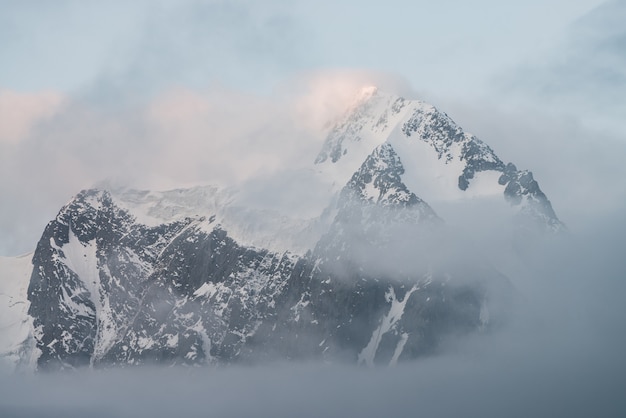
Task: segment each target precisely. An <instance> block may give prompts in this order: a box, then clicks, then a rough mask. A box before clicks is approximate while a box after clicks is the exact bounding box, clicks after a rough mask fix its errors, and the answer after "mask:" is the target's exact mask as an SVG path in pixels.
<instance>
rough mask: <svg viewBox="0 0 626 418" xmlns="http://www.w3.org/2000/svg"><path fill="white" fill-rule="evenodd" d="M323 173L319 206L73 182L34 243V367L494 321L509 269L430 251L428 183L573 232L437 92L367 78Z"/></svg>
mask: <svg viewBox="0 0 626 418" xmlns="http://www.w3.org/2000/svg"><path fill="white" fill-rule="evenodd" d="M355 167H356V168H355ZM307 169H309V168H307ZM313 169H314V171H315V173H317V175H318V179H319V181H322V182H324V181H325V182H328V184H330V185H331V186H330V190H334V192H332V193H330V195H329V196H326V197H325V199H326V205H325V209H324V210H323V211H322V212H321V213H320V214H319V215H318V216H314V217H309V218H302V217H301V218H298V217H296V216H289V215H286V214H284V213H280V211H268V210H260V209H258V208H254V207H243V206H242V205H241V200H240V198H239V196H238V193H239V192H238V191H237V190H233V189H220V188H217V187H215V186H204V187H196V188H192V189H177V190H172V191H167V192H151V191H137V190H117V191H106V190H96V189H91V190H85V191H82V192H80V193H79V194H78V195H77V196H76V197H75V198H74V199H72V200H71V201H70V202H69V203H68V204H67V205H66V206H65V207H64V208H62V209H61V211H60V212H59V214H58V216H57V217H56V218H55V220H53V221H52V222H50V223H49V224H48V226H47V227H46V229H45V231H44V233H43V236H42V238H41V240H40V241H39V244H38V246H37V249H36V251H35V253H34V255H33V266H34V268H33V271H32V276H31V279H30V284H29V287H28V301H29V302H30V307H29V310H28V315H29V316H30V317H31V318H32V319H33V332H32V339H31V340H29V341H30V343H31V344H32V345H36V350H34V349H33V350H31V351H32V352H33V353H35V354H37V355H38V360H37V367H38V369H40V370H57V369H66V368H75V367H85V366H90V367H108V366H123V365H137V364H152V363H159V364H187V365H202V364H215V363H218V364H221V363H232V362H256V361H261V360H263V359H265V360H267V359H273V358H276V359H293V360H300V359H308V360H311V359H318V360H325V361H335V360H348V361H351V362H355V363H362V364H367V365H374V364H396V363H397V362H398V361H402V360H408V359H412V358H415V357H419V356H422V355H429V354H434V353H437V352H438V350H440V347H441V343H442V341H443V340H445V339H446V338H449V337H450V336H453V335H464V334H467V333H470V332H484V331H485V330H486V329H488V328H489V326H491V324H497V323H498V316H499V315H500V312H497V310H496V309H494V305H501V301H497V300H495V299H497V298H496V296H495V295H496V294H498V295H499V296H498V297H504V296H503V294H506V293H510V292H509V291H508V290H507V291H501V290H502V289H508V288H510V283H509V282H508V279H506V277H505V276H503V275H502V274H501V273H499V272H498V271H496V270H495V269H493V268H492V267H489V266H488V265H486V264H485V263H484V262H483V261H481V260H479V259H476V260H470V259H466V260H463V261H462V262H461V261H459V260H454V257H455V254H454V253H451V254H448V255H447V257H448V259H446V260H445V262H439V263H434V262H433V259H434V258H436V257H433V255H434V254H435V253H436V252H442V251H443V250H442V249H443V248H446V242H445V240H444V241H442V242H438V241H439V240H440V237H441V236H442V231H443V230H442V228H444V227H445V219H442V218H441V217H440V216H439V215H438V214H437V213H436V212H435V210H434V209H433V207H432V206H431V205H430V204H429V203H430V199H424V198H423V193H422V192H424V193H425V194H427V195H429V196H430V197H431V198H433V201H435V202H437V201H438V200H449V201H453V202H458V203H459V205H461V206H462V204H463V202H464V200H463V199H466V198H467V197H465V195H464V194H467V193H469V194H470V196H471V198H472V199H474V198H483V197H488V198H492V197H494V196H500V200H501V201H502V202H506V203H507V204H509V205H510V206H511V207H512V211H511V212H510V213H511V221H512V222H516V223H517V224H518V225H520V226H521V227H522V228H528V227H531V228H535V229H538V230H541V231H544V232H558V231H561V230H563V229H564V226H563V225H562V223H561V222H560V221H559V220H558V218H557V217H556V214H555V213H554V210H553V209H552V206H551V204H550V202H549V200H548V199H547V197H546V196H545V194H543V192H542V191H541V189H540V188H539V185H538V183H537V182H536V181H535V180H534V178H533V177H532V173H530V172H528V171H519V170H517V168H516V167H515V165H513V164H512V163H509V164H506V165H505V164H504V163H503V162H502V161H501V160H500V159H499V158H498V157H497V156H496V154H495V153H494V152H493V150H491V148H490V147H489V146H488V145H486V144H485V143H484V142H482V141H480V140H479V139H478V138H476V137H475V136H473V135H470V134H467V133H465V132H464V131H463V130H462V129H461V128H460V127H458V126H457V125H456V124H455V123H454V122H453V121H452V120H451V119H450V118H449V117H448V116H447V115H445V114H444V113H442V112H440V111H438V110H437V109H436V108H434V107H433V106H431V105H428V104H425V103H423V102H419V101H411V100H406V99H404V98H400V97H395V96H387V95H383V94H381V93H380V92H379V91H378V90H376V89H373V88H370V89H366V90H364V92H363V93H362V94H360V96H358V99H357V100H356V101H355V105H354V106H353V108H352V109H351V110H350V111H349V112H348V113H347V114H346V115H345V117H344V118H343V119H342V120H340V121H339V122H338V123H337V124H336V125H335V127H334V128H333V129H331V131H330V132H329V134H328V136H327V138H326V141H325V142H324V145H323V146H322V149H321V151H320V153H319V154H318V156H317V158H315V160H314V164H313ZM429 184H430V186H428V185H429ZM424 185H426V186H427V187H423V186H424ZM459 196H463V197H459ZM322 206H323V205H322ZM529 225H530V226H529ZM443 235H445V234H443ZM435 238H436V239H435ZM294 243H299V245H297V244H294ZM290 248H293V251H290ZM444 253H445V252H444ZM494 289H500V290H497V291H496V290H494Z"/></svg>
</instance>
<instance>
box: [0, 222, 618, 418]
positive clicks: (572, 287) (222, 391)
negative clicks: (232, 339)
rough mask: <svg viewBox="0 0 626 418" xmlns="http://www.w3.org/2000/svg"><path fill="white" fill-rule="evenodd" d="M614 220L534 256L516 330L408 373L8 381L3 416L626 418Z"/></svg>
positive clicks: (211, 371) (95, 375)
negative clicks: (623, 415)
mask: <svg viewBox="0 0 626 418" xmlns="http://www.w3.org/2000/svg"><path fill="white" fill-rule="evenodd" d="M613 221H615V222H612V220H611V219H605V220H599V221H598V222H597V223H595V227H594V228H591V225H590V228H589V229H587V230H585V231H581V232H580V233H578V234H577V235H571V237H570V239H568V240H567V242H563V241H559V242H551V243H544V244H543V245H541V246H538V247H537V248H536V251H532V250H529V251H528V252H527V253H526V260H527V265H528V266H529V267H528V271H530V272H531V274H526V275H525V276H524V277H522V276H521V275H518V276H515V277H513V278H512V281H514V284H515V286H516V288H517V289H518V292H519V294H520V296H521V297H520V302H519V304H518V306H516V307H515V308H514V309H513V315H512V316H511V317H510V318H509V321H508V323H507V324H505V325H501V326H499V327H497V328H496V329H493V330H491V331H488V332H485V333H482V334H476V335H474V336H473V337H466V338H463V339H459V340H454V341H452V340H450V341H446V342H444V347H445V354H442V355H440V356H436V357H430V358H422V359H420V360H417V361H415V362H412V363H400V364H399V365H398V366H397V367H391V368H387V367H379V368H374V369H369V368H365V367H357V366H353V365H346V364H317V363H315V364H311V363H309V364H295V363H274V364H266V365H263V366H259V367H240V366H223V367H219V368H191V369H176V368H169V369H133V368H129V369H117V370H96V371H94V370H81V371H77V372H68V373H65V374H44V375H36V376H32V375H13V376H6V375H5V376H3V377H2V378H1V380H0V388H1V390H0V414H1V415H2V416H17V417H20V416H24V417H26V416H29V417H37V416H42V417H43V416H45V417H50V416H64V417H73V416H76V417H78V416H85V414H89V415H90V416H102V417H105V416H106V417H109V416H119V417H132V416H155V417H160V416H163V417H166V416H173V415H179V416H219V417H239V416H250V415H255V416H267V417H291V416H303V417H307V416H310V417H317V416H367V417H379V416H393V415H395V416H407V417H408V416H432V417H438V416H446V417H451V416H482V417H502V416H508V417H528V416H545V417H554V416H568V417H588V416H597V417H600V416H606V417H609V416H620V415H622V414H624V413H625V412H626V399H625V398H624V397H623V388H624V387H625V385H626V360H625V359H624V356H623V353H624V352H626V335H625V334H624V333H623V318H624V316H625V315H626V308H624V304H623V303H622V295H623V294H624V293H625V292H626V283H624V280H623V278H624V277H626V264H625V263H624V262H623V259H622V256H621V251H622V249H623V248H624V244H626V242H625V239H624V236H626V235H625V234H624V232H626V228H625V227H624V224H623V223H620V222H617V220H613Z"/></svg>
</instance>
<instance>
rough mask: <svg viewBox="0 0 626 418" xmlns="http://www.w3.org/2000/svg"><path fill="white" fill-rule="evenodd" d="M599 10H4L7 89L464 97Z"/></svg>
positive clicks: (209, 5)
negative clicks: (379, 79)
mask: <svg viewBox="0 0 626 418" xmlns="http://www.w3.org/2000/svg"><path fill="white" fill-rule="evenodd" d="M601 3H602V1H600V0H527V1H524V2H503V1H498V0H475V1H463V0H442V1H437V2H433V1H423V0H420V1H406V0H390V1H385V2H374V1H354V0H344V1H316V2H310V1H301V0H298V1H284V0H269V1H251V0H241V1H228V2H224V1H187V0H186V1H176V2H174V1H146V0H144V1H134V2H123V1H107V2H96V1H77V0H61V1H55V2H48V1H32V0H26V1H13V2H12V1H5V2H2V3H1V4H0V10H1V13H0V62H2V63H3V65H2V66H0V88H4V89H7V88H8V89H14V90H18V91H36V90H41V89H53V90H61V91H75V90H78V89H83V88H86V87H88V86H89V85H90V84H92V83H96V82H98V81H101V80H102V79H107V80H108V81H107V85H110V84H111V83H113V84H116V85H124V80H127V81H128V84H130V85H132V86H138V87H139V88H147V89H153V88H159V86H162V85H167V84H170V83H177V84H189V85H194V86H201V85H204V84H208V83H215V82H219V83H223V84H226V85H229V86H236V87H238V88H242V89H251V90H261V91H266V90H268V89H270V88H271V87H272V85H273V84H274V83H276V82H279V81H280V80H281V79H284V78H286V77H289V76H291V75H293V74H294V73H297V72H300V71H303V70H310V69H319V68H337V67H340V68H345V67H348V68H365V69H370V70H382V71H386V72H391V73H395V74H398V75H400V76H403V77H405V78H407V79H408V80H409V82H410V83H411V84H412V85H413V87H415V88H416V89H417V90H424V89H427V90H433V91H436V92H437V93H439V94H450V95H454V96H464V95H465V94H468V95H472V94H476V93H477V92H479V91H480V90H481V89H484V88H485V86H488V85H489V83H490V82H491V81H492V77H494V75H497V74H499V73H501V72H505V71H507V70H508V69H509V68H514V67H515V66H518V65H520V64H522V63H525V62H527V61H528V60H532V59H534V58H536V57H537V56H539V55H540V54H541V52H542V51H545V50H548V49H549V48H552V47H554V46H555V45H557V44H558V43H559V42H560V41H561V40H562V39H563V38H564V37H565V36H566V33H567V28H568V26H569V25H570V24H571V23H572V22H574V21H575V20H576V19H578V18H580V17H581V16H583V15H585V14H586V13H587V12H589V11H590V10H592V9H593V8H594V7H596V6H598V5H599V4H601Z"/></svg>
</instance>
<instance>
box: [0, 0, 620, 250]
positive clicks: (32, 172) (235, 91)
mask: <svg viewBox="0 0 626 418" xmlns="http://www.w3.org/2000/svg"><path fill="white" fill-rule="evenodd" d="M625 20H626V2H625V1H624V0H612V1H608V2H604V1H602V0H568V1H565V0H527V1H525V2H503V1H497V0H474V1H464V0H441V1H437V2H433V1H423V0H416V1H406V0H404V1H400V0H388V1H386V2H374V1H356V0H339V1H326V0H322V1H316V2H311V1H303V0H295V1H288V0H256V1H255V0H232V1H223V0H206V1H201V0H195V1H193V0H182V1H169V0H137V1H133V2H126V1H107V2H102V1H84V0H82V1H79V0H58V1H55V2H50V1H44V0H39V1H37V0H24V1H4V2H0V63H2V65H0V196H2V205H1V206H0V255H14V254H19V253H23V252H28V251H32V250H33V249H34V246H35V244H36V241H37V239H38V237H39V235H40V234H41V231H42V229H43V226H44V225H45V223H46V222H47V221H48V220H50V219H51V218H52V217H54V216H55V214H56V212H57V211H58V209H59V208H60V206H61V205H63V204H64V203H65V202H66V201H67V200H69V199H70V198H71V196H72V195H73V194H75V193H76V192H78V191H79V190H80V189H82V188H86V187H90V186H92V185H93V184H94V183H97V182H99V181H102V180H105V179H109V180H111V179H113V180H114V181H122V182H125V183H128V184H130V185H133V186H136V187H156V188H166V187H174V186H179V185H189V184H197V183H199V182H209V181H216V182H219V183H229V182H237V181H243V180H245V179H246V178H248V177H250V176H254V175H258V174H259V173H271V172H273V171H275V170H278V169H285V168H290V167H291V166H292V165H293V166H295V165H297V162H298V161H300V159H302V158H308V157H304V156H303V155H309V154H306V153H305V152H304V151H307V152H308V151H312V150H313V151H314V150H315V149H316V147H318V146H319V136H316V135H317V134H318V133H319V128H320V127H321V126H322V125H323V124H324V122H325V121H326V120H327V119H328V118H330V117H331V116H332V115H333V114H334V112H337V111H340V110H341V108H342V106H343V104H344V103H345V102H347V101H349V100H350V97H351V92H352V91H353V90H354V88H356V87H357V86H358V85H359V84H363V83H365V84H368V83H370V84H371V83H374V84H379V85H380V86H381V87H384V88H385V89H387V90H390V91H394V92H396V93H401V94H403V95H406V96H411V97H419V98H422V99H425V100H427V101H431V102H433V103H434V104H435V105H437V106H440V107H441V108H443V110H444V111H446V112H448V113H449V114H450V115H451V116H452V117H453V118H454V119H455V120H457V121H458V122H459V123H460V124H461V125H462V126H464V127H466V128H469V130H470V131H472V132H473V133H476V134H477V135H478V136H479V137H481V138H483V139H484V140H486V141H487V142H488V143H489V144H491V145H492V146H494V148H495V149H496V151H497V152H499V153H500V154H501V156H502V157H503V159H506V160H514V161H516V162H518V163H521V166H522V167H528V168H532V169H533V171H534V172H535V173H536V174H538V175H539V177H540V178H542V186H544V189H546V188H547V189H548V190H549V191H550V190H551V191H552V194H551V196H554V197H553V200H555V199H556V202H553V203H555V206H557V209H559V207H560V208H564V209H562V210H561V211H560V213H562V214H565V217H567V214H568V212H567V211H568V209H567V208H568V207H570V206H571V203H572V202H574V201H576V199H579V198H580V196H589V195H590V194H591V195H592V196H594V198H597V200H598V201H599V204H600V205H601V206H602V207H606V208H614V207H615V204H616V203H615V202H616V201H617V202H619V201H620V199H622V196H623V194H621V193H622V191H623V186H619V187H618V188H617V189H616V190H617V191H618V192H619V193H617V195H615V190H614V191H613V193H612V194H611V195H612V196H613V195H615V196H613V197H612V198H609V197H606V196H607V194H606V193H604V189H603V188H599V187H598V182H597V181H596V178H589V176H586V175H585V174H580V173H579V171H580V170H578V167H579V166H580V163H581V160H582V159H584V158H587V157H588V156H589V155H593V153H590V149H592V148H593V152H595V153H597V154H598V155H597V156H596V157H595V158H596V160H602V162H601V163H599V164H598V170H596V172H598V173H600V174H598V176H599V177H600V176H601V177H602V178H607V177H609V178H610V177H612V178H616V177H617V178H619V176H621V175H622V174H623V171H620V170H619V169H618V168H617V165H618V164H617V161H616V160H615V161H614V160H610V159H609V160H606V159H607V158H609V157H610V156H611V155H612V156H614V155H615V154H616V153H615V152H614V151H613V152H609V151H606V152H605V151H602V150H598V149H595V148H594V147H592V146H591V145H590V144H591V142H590V141H592V140H593V141H597V140H598V138H603V142H604V143H611V144H613V143H614V142H615V143H616V144H618V145H617V146H618V147H620V146H622V145H621V144H622V143H623V142H620V140H619V138H620V137H623V135H624V133H626V128H625V123H624V121H623V120H622V119H623V118H622V117H621V115H622V114H624V112H626V106H625V103H624V100H623V97H625V94H626V83H625V80H626V44H625V43H624V39H626V36H625V33H626V30H625V29H624V27H623V26H624V25H623V22H624V21H625ZM294 138H297V139H295V140H294ZM611 141H613V142H611ZM573 143H575V144H578V145H576V146H575V147H569V145H568V147H569V148H568V149H565V150H564V144H570V145H571V144H573ZM530 145H532V146H530ZM608 148H610V147H607V149H608ZM618 149H621V148H618ZM613 150H615V147H613ZM557 153H559V155H566V156H567V158H561V159H560V160H562V161H566V163H563V164H565V165H563V164H561V165H556V164H554V162H553V160H554V155H555V154H557ZM612 158H616V157H612ZM234 161H237V163H236V164H235V163H234ZM599 177H598V178H599ZM564 178H568V179H571V178H576V179H577V181H578V182H579V183H578V184H579V185H580V187H579V188H578V189H576V190H570V189H568V190H565V191H561V185H562V184H563V181H564ZM607 210H609V209H607ZM572 216H573V215H572ZM566 220H567V219H566Z"/></svg>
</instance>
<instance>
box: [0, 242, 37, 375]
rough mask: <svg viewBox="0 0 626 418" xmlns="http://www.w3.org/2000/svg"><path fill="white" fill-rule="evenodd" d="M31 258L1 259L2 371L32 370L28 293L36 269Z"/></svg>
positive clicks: (30, 256)
mask: <svg viewBox="0 0 626 418" xmlns="http://www.w3.org/2000/svg"><path fill="white" fill-rule="evenodd" d="M31 258H32V254H26V255H23V256H21V257H0V363H1V365H0V367H1V368H2V369H7V370H10V371H13V370H15V368H16V367H18V366H19V367H24V368H33V367H34V364H32V361H33V360H36V359H34V352H33V351H34V350H33V349H34V344H35V340H34V339H33V335H32V334H33V324H32V318H31V317H29V316H28V315H27V312H28V307H29V305H30V302H29V301H28V300H27V298H26V296H27V289H28V282H29V279H30V275H31V272H32V269H33V265H32V264H31Z"/></svg>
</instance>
